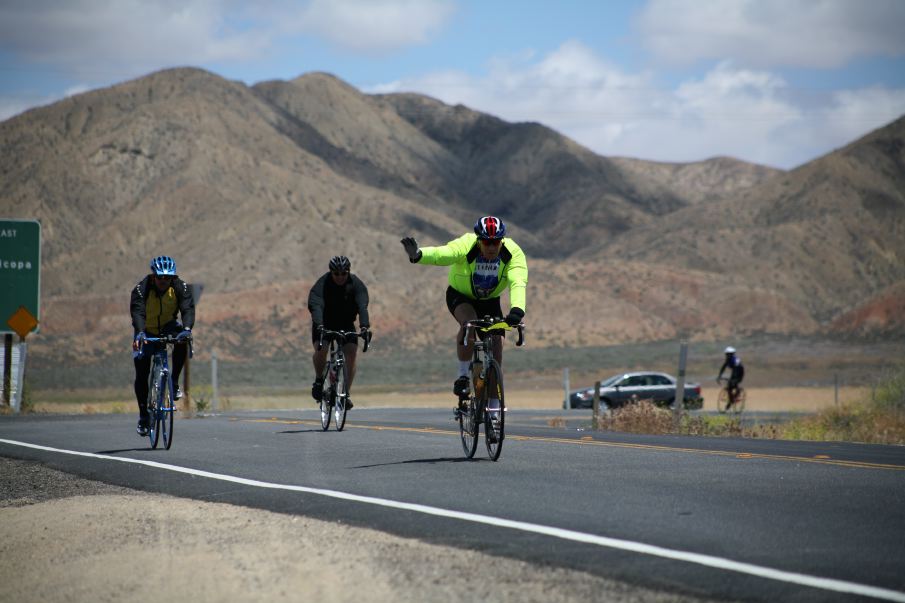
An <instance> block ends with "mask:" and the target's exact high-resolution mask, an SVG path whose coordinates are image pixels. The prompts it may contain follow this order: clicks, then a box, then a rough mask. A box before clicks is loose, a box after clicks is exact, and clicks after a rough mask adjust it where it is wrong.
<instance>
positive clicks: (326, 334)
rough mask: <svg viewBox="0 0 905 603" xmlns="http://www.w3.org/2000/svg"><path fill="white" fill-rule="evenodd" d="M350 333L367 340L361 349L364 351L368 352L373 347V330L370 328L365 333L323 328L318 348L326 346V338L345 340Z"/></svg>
mask: <svg viewBox="0 0 905 603" xmlns="http://www.w3.org/2000/svg"><path fill="white" fill-rule="evenodd" d="M349 335H353V336H355V337H360V338H361V339H363V340H364V342H365V347H364V348H363V349H362V350H361V351H362V352H367V351H368V348H369V347H371V330H370V329H368V330H367V331H365V335H362V333H361V331H331V330H330V329H323V328H322V329H321V330H320V340H319V341H318V342H317V349H321V348H322V347H324V339H327V340H328V341H329V340H330V339H339V340H341V341H345V340H346V338H347V337H348V336H349Z"/></svg>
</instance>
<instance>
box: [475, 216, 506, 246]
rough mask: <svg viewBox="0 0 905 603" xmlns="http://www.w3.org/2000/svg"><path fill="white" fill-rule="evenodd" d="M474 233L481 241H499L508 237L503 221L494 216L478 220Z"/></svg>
mask: <svg viewBox="0 0 905 603" xmlns="http://www.w3.org/2000/svg"><path fill="white" fill-rule="evenodd" d="M474 233H475V234H476V235H478V238H479V239H490V240H493V241H495V240H497V239H502V238H503V237H505V236H506V225H505V224H503V221H502V220H500V219H499V218H495V217H494V216H484V217H483V218H478V221H477V222H475V223H474Z"/></svg>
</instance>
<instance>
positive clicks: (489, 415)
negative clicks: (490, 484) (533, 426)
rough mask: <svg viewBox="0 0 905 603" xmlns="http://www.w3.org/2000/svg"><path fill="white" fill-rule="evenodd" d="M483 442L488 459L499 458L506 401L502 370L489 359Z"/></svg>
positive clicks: (503, 433) (485, 386)
mask: <svg viewBox="0 0 905 603" xmlns="http://www.w3.org/2000/svg"><path fill="white" fill-rule="evenodd" d="M484 401H485V404H484V443H485V444H486V445H487V455H488V456H489V457H490V460H492V461H495V460H497V459H499V458H500V452H502V450H503V437H504V435H505V430H504V426H505V423H506V401H505V399H504V398H503V370H502V369H501V368H500V365H499V364H497V361H496V360H493V361H491V363H490V366H489V367H488V369H487V379H486V380H485V383H484Z"/></svg>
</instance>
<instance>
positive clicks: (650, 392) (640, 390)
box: [569, 372, 704, 409]
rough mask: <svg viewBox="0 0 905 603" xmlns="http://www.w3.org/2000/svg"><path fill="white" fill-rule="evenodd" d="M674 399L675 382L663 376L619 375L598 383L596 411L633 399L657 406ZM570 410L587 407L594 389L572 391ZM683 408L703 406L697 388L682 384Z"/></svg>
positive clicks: (618, 405)
mask: <svg viewBox="0 0 905 603" xmlns="http://www.w3.org/2000/svg"><path fill="white" fill-rule="evenodd" d="M675 399H676V379H675V377H673V376H672V375H667V374H666V373H649V372H636V373H619V374H618V375H613V376H612V377H610V378H609V379H607V380H605V381H601V383H600V408H601V409H605V408H618V407H620V406H623V405H624V404H626V403H628V402H633V401H635V400H653V402H654V404H657V405H658V406H664V407H670V406H672V404H673V402H674V401H675ZM569 400H570V402H571V404H572V408H591V407H592V406H593V403H594V386H593V385H592V386H591V387H586V388H583V389H578V390H574V391H572V392H571V393H570V395H569ZM684 403H685V408H688V409H698V408H701V407H702V406H703V405H704V398H703V397H702V396H701V386H700V385H699V384H697V383H686V384H685V396H684Z"/></svg>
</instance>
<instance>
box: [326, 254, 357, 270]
mask: <svg viewBox="0 0 905 603" xmlns="http://www.w3.org/2000/svg"><path fill="white" fill-rule="evenodd" d="M351 268H352V262H350V261H349V258H347V257H346V256H344V255H334V256H333V257H332V258H330V272H348V271H349V270H350V269H351Z"/></svg>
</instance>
